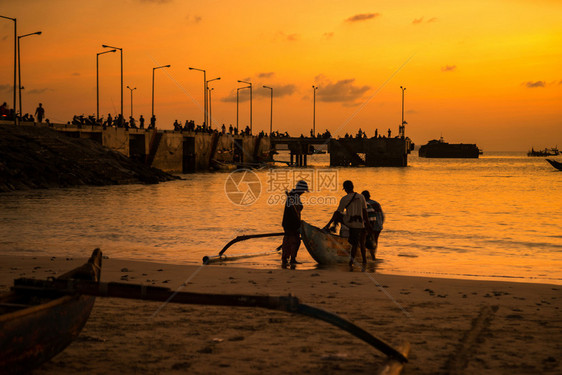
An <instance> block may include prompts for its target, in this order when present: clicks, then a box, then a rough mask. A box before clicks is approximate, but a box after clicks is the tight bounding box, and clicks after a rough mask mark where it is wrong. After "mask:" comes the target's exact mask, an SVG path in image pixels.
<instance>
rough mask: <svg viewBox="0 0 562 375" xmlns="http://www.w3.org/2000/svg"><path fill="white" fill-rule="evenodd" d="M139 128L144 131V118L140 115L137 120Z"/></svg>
mask: <svg viewBox="0 0 562 375" xmlns="http://www.w3.org/2000/svg"><path fill="white" fill-rule="evenodd" d="M139 128H141V129H144V117H142V115H140V118H139Z"/></svg>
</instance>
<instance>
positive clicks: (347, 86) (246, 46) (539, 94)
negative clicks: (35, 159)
mask: <svg viewBox="0 0 562 375" xmlns="http://www.w3.org/2000/svg"><path fill="white" fill-rule="evenodd" d="M0 15H3V16H8V17H15V18H17V20H18V34H19V35H23V34H28V33H32V32H35V31H42V32H43V34H42V35H40V36H30V37H26V38H23V39H21V70H22V86H24V87H25V89H24V90H22V98H23V112H24V113H25V112H31V113H33V112H34V111H35V107H36V106H37V104H38V103H39V102H42V103H43V106H44V107H45V109H46V117H47V118H49V119H50V120H51V122H62V123H66V122H67V121H69V120H71V119H72V116H73V115H74V114H84V115H92V114H95V111H96V53H98V52H102V51H104V49H103V48H102V47H101V45H102V44H108V45H113V46H117V47H122V48H123V51H124V86H127V85H129V86H131V87H136V88H137V90H135V91H134V114H135V117H137V118H138V116H139V115H140V114H143V115H144V117H145V118H147V119H148V118H149V117H150V112H151V82H152V68H153V67H156V66H159V65H166V64H170V65H171V68H169V69H161V70H157V71H156V89H155V113H156V116H157V118H158V121H157V126H158V127H159V128H164V129H171V128H172V123H173V121H174V120H175V119H178V120H180V121H181V122H182V123H183V122H185V120H186V119H193V120H195V121H196V123H197V124H199V123H201V122H202V120H203V113H202V108H203V107H202V102H203V74H202V73H201V72H197V71H190V70H188V67H189V66H192V67H196V68H200V69H206V70H207V79H212V78H215V77H221V80H220V81H215V82H212V83H210V86H211V87H213V88H214V91H213V94H212V114H213V126H214V127H217V126H220V125H222V124H223V123H224V124H226V126H228V125H229V124H235V123H236V88H237V87H242V86H244V85H243V84H239V83H237V80H246V81H248V80H249V81H251V82H252V83H253V87H254V90H253V93H254V100H253V128H254V132H256V131H260V130H265V131H268V130H269V112H270V101H269V95H270V91H269V90H267V89H264V88H262V86H263V85H267V86H272V87H273V88H274V103H273V128H274V130H280V131H282V132H284V131H288V132H289V133H290V134H292V135H300V134H301V133H304V134H308V133H309V131H310V129H311V127H312V112H313V102H312V101H313V89H312V85H316V86H319V89H318V91H317V94H316V95H317V96H316V129H317V131H324V130H325V129H328V130H330V132H332V134H334V135H340V136H343V135H344V134H345V133H346V132H348V133H356V132H357V129H359V128H361V129H363V130H365V131H366V132H367V134H368V135H369V136H372V135H373V134H374V131H375V129H376V128H378V129H379V131H386V130H387V129H388V128H390V129H392V131H393V133H396V132H397V130H398V125H399V124H400V121H401V90H400V86H405V87H406V88H407V89H406V96H405V103H406V115H405V116H406V121H407V122H408V125H407V127H406V134H407V135H408V136H409V137H410V138H412V140H413V141H414V142H415V143H416V144H418V145H421V144H424V143H426V142H427V141H428V140H430V139H434V138H439V136H441V135H443V137H444V138H445V140H447V141H449V142H464V143H477V144H478V146H479V147H480V148H482V149H484V151H486V150H489V151H492V150H504V151H511V150H521V151H526V150H527V149H529V148H531V147H535V148H544V147H554V146H556V145H558V147H562V69H561V68H562V22H561V20H562V2H561V1H556V0H533V1H531V0H529V1H522V0H511V1H500V0H488V1H468V2H467V1H450V0H447V1H445V0H435V1H414V0H412V1H410V0H406V1H354V0H348V1H330V0H323V1H316V0H314V1H306V0H305V1H302V0H300V1H293V0H285V1H246V0H236V1H233V0H222V1H221V0H216V1H187V0H183V1H182V0H122V1H115V0H107V1H106V0H91V1H87V2H85V1H84V2H83V1H71V0H50V1H39V0H0ZM0 31H1V34H0V46H1V48H2V51H3V53H2V57H1V58H0V100H2V101H6V102H7V103H8V104H9V106H10V107H11V106H12V94H11V92H12V91H11V90H12V85H13V37H14V35H13V22H12V21H9V20H5V19H0ZM99 61H100V115H102V114H103V115H104V116H107V113H111V114H112V116H114V115H115V114H117V113H119V108H120V100H121V99H120V89H119V85H120V68H119V66H120V65H119V61H120V60H119V53H118V52H117V53H108V54H105V55H101V56H100V59H99ZM240 93H241V97H240V99H241V101H242V102H241V105H240V125H241V126H242V127H243V126H245V125H247V124H248V123H249V101H248V90H244V91H241V92H240ZM124 114H125V116H126V117H128V116H129V115H130V92H129V90H128V89H127V88H124Z"/></svg>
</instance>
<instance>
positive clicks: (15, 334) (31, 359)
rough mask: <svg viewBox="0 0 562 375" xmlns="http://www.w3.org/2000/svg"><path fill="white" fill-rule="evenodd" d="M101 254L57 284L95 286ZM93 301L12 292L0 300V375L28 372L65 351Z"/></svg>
mask: <svg viewBox="0 0 562 375" xmlns="http://www.w3.org/2000/svg"><path fill="white" fill-rule="evenodd" d="M101 258H102V257H101V251H100V250H99V249H96V250H94V252H93V253H92V256H91V257H90V259H89V260H88V262H87V263H86V264H84V265H82V266H80V267H78V268H75V269H74V270H72V271H69V272H67V273H65V274H63V275H61V276H60V277H58V278H57V280H61V281H67V280H85V281H91V282H98V281H99V280H100V272H101ZM95 299H96V297H94V296H87V295H82V294H78V293H75V294H68V293H62V292H57V291H52V292H50V293H47V294H36V293H28V292H26V291H25V290H18V289H14V290H13V291H12V292H10V293H8V294H5V295H2V296H0V373H1V374H19V373H24V372H28V371H30V370H31V369H33V368H35V367H37V366H39V365H40V364H41V363H43V362H46V361H48V360H49V359H51V358H52V357H54V356H55V355H56V354H58V353H59V352H61V351H62V350H64V348H66V347H67V346H68V345H69V344H70V343H71V342H72V341H73V340H74V339H75V338H76V337H77V336H78V335H79V334H80V331H81V330H82V328H83V327H84V325H85V324H86V321H87V320H88V317H89V316H90V312H91V311H92V308H93V306H94V301H95Z"/></svg>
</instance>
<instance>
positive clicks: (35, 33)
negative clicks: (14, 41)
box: [18, 31, 41, 116]
mask: <svg viewBox="0 0 562 375" xmlns="http://www.w3.org/2000/svg"><path fill="white" fill-rule="evenodd" d="M31 35H41V31H36V32H34V33H30V34H25V35H20V36H18V95H19V98H20V116H23V112H22V109H21V89H22V87H21V55H20V39H21V38H25V37H26V36H31Z"/></svg>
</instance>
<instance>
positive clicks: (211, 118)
mask: <svg viewBox="0 0 562 375" xmlns="http://www.w3.org/2000/svg"><path fill="white" fill-rule="evenodd" d="M207 82H209V81H207ZM213 90H214V87H211V88H209V87H207V91H208V95H209V129H210V128H211V127H212V125H213V101H212V97H213V96H212V93H213Z"/></svg>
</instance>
